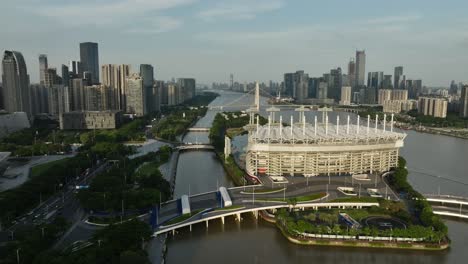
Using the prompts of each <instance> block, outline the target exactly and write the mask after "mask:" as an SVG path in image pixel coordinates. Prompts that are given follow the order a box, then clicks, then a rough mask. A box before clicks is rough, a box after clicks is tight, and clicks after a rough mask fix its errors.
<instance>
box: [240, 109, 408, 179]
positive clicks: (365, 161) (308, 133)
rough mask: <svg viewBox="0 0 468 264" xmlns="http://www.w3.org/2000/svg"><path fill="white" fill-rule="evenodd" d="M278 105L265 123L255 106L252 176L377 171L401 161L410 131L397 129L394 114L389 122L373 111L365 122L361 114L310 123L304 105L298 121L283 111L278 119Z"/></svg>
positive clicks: (250, 149)
mask: <svg viewBox="0 0 468 264" xmlns="http://www.w3.org/2000/svg"><path fill="white" fill-rule="evenodd" d="M277 111H278V110H277V109H272V108H270V109H269V112H270V116H269V118H268V120H269V121H268V123H267V124H266V125H263V126H261V125H259V123H258V117H257V120H256V122H255V120H254V119H255V118H254V114H253V111H251V112H250V116H251V117H250V123H249V125H247V126H246V129H247V130H248V131H249V135H248V146H247V151H246V152H247V153H246V170H247V172H248V173H249V174H250V175H252V176H259V175H268V176H289V175H294V176H318V175H355V174H364V173H370V174H373V173H380V172H384V171H388V170H390V169H391V168H393V167H396V166H397V165H398V156H399V149H400V148H401V147H403V143H404V142H403V141H404V139H405V137H406V134H403V133H398V132H394V131H393V115H392V116H391V121H390V123H389V124H387V121H385V122H384V121H382V122H381V124H378V122H371V121H370V117H368V119H367V120H364V123H366V122H367V124H365V125H361V124H360V123H361V121H362V120H359V117H358V118H357V122H356V123H355V124H351V123H350V117H349V116H348V117H347V119H346V120H344V122H343V123H344V125H340V120H339V117H337V120H336V122H335V123H334V124H332V123H329V120H328V116H327V115H324V117H323V118H322V122H320V123H319V122H318V120H317V117H315V119H314V120H313V122H312V123H307V122H306V118H305V115H304V109H302V110H299V114H300V116H299V122H293V119H292V118H291V122H290V124H293V125H292V126H291V125H289V126H285V125H283V120H282V118H281V117H280V118H279V119H280V120H279V122H277V123H275V122H273V120H275V117H274V115H275V112H277ZM376 119H377V120H378V117H376ZM384 120H386V116H385V117H384ZM387 125H388V127H387Z"/></svg>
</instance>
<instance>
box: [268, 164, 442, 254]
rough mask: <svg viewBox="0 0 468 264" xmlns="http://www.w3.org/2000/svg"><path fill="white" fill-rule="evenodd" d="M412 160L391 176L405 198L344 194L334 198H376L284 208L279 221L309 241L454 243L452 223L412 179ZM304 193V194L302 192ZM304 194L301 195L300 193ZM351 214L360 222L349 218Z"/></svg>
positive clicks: (293, 236) (287, 232)
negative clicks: (435, 209) (356, 205)
mask: <svg viewBox="0 0 468 264" xmlns="http://www.w3.org/2000/svg"><path fill="white" fill-rule="evenodd" d="M405 166H406V161H405V160H404V159H403V158H400V162H399V166H398V167H397V168H395V169H394V171H393V172H392V174H391V175H390V176H388V181H389V185H390V187H392V189H394V190H395V191H397V192H399V193H403V194H404V197H405V200H404V201H389V200H385V199H382V198H372V197H363V198H358V197H349V198H338V199H335V200H332V201H329V202H343V203H345V202H373V203H378V204H379V206H372V207H370V208H363V209H318V210H296V209H295V206H296V204H293V208H292V209H291V210H286V209H284V208H283V209H280V210H278V211H277V212H276V213H275V220H276V225H277V226H278V228H279V229H280V230H281V232H282V234H283V235H284V236H285V237H286V238H287V239H288V240H289V241H291V242H293V243H297V244H303V245H333V246H353V247H379V248H407V249H427V250H442V249H446V248H448V247H449V244H450V240H449V239H448V237H447V231H448V230H447V226H446V225H445V224H444V223H443V222H442V220H441V219H440V217H439V216H437V215H435V214H433V212H432V208H431V206H430V205H429V203H428V202H427V201H426V200H425V199H424V198H423V196H422V195H421V194H419V193H418V192H417V191H415V190H414V189H413V188H412V187H411V185H410V184H409V183H408V182H407V179H406V178H407V175H408V171H407V170H406V168H405ZM297 199H298V198H297ZM298 200H299V199H298ZM340 214H346V215H347V216H349V217H351V218H352V219H354V221H355V222H351V223H352V224H350V222H347V221H344V220H343V217H342V216H340Z"/></svg>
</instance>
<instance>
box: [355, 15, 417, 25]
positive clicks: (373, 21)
mask: <svg viewBox="0 0 468 264" xmlns="http://www.w3.org/2000/svg"><path fill="white" fill-rule="evenodd" d="M422 18H423V16H422V15H420V14H405V15H397V16H386V17H378V18H370V19H367V20H364V21H361V23H362V24H368V25H377V24H394V23H404V22H413V21H418V20H421V19H422Z"/></svg>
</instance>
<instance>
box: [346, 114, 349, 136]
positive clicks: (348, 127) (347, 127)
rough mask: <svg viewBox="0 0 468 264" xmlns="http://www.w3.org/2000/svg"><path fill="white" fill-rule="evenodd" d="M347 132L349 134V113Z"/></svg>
mask: <svg viewBox="0 0 468 264" xmlns="http://www.w3.org/2000/svg"><path fill="white" fill-rule="evenodd" d="M346 134H348V135H349V115H348V123H347V125H346Z"/></svg>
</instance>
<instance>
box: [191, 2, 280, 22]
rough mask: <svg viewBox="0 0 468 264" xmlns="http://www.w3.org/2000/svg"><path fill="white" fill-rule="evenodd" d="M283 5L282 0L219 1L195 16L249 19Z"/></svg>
mask: <svg viewBox="0 0 468 264" xmlns="http://www.w3.org/2000/svg"><path fill="white" fill-rule="evenodd" d="M283 6H285V2H284V1H283V0H255V1H252V0H250V1H245V0H237V1H235V2H234V1H232V2H220V3H218V4H216V6H214V7H213V8H210V9H206V10H203V11H201V12H199V13H198V14H197V17H199V18H201V19H202V20H204V21H207V22H213V21H216V20H221V19H227V20H249V19H253V18H255V17H256V16H257V15H258V14H260V13H266V12H271V11H274V10H278V9H280V8H282V7H283Z"/></svg>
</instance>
